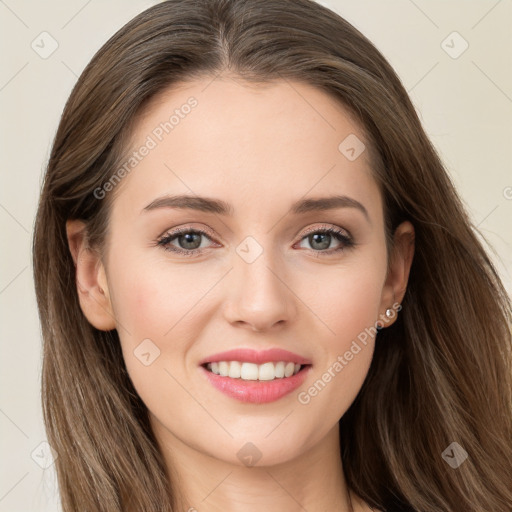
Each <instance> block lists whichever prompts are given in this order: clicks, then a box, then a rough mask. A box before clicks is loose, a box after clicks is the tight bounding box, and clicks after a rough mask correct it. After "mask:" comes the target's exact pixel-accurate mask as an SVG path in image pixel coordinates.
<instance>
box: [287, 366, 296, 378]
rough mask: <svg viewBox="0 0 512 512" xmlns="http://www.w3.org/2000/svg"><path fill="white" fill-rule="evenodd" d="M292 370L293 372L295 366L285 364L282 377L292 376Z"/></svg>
mask: <svg viewBox="0 0 512 512" xmlns="http://www.w3.org/2000/svg"><path fill="white" fill-rule="evenodd" d="M293 370H295V364H293V363H286V366H285V368H284V376H285V377H291V376H292V375H293Z"/></svg>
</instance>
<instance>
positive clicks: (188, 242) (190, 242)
mask: <svg viewBox="0 0 512 512" xmlns="http://www.w3.org/2000/svg"><path fill="white" fill-rule="evenodd" d="M194 238H195V240H194ZM182 239H185V245H183V244H182V243H181V240H182ZM178 242H179V244H180V246H181V247H182V248H183V249H197V248H198V247H199V246H200V245H201V234H200V233H185V234H184V235H180V236H179V237H178ZM197 242H198V243H197Z"/></svg>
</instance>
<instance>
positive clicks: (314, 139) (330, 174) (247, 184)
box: [115, 76, 381, 214]
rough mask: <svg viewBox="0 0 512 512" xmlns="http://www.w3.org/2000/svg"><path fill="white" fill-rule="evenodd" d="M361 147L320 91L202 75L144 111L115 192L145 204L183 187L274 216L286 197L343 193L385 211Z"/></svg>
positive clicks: (358, 133)
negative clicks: (126, 164)
mask: <svg viewBox="0 0 512 512" xmlns="http://www.w3.org/2000/svg"><path fill="white" fill-rule="evenodd" d="M365 146H367V141H366V138H365V134H364V131H363V130H362V129H361V127H360V126H359V124H358V123H357V122H356V121H355V120H354V118H353V116H352V115H351V114H350V112H349V111H348V109H346V108H345V107H344V106H343V105H342V104H341V103H340V102H338V101H336V100H335V99H334V98H333V97H332V96H331V95H329V94H327V93H325V92H323V91H322V90H320V89H318V88H315V87H313V86H311V85H308V84H304V83H302V82H292V81H289V80H282V81H273V82H269V83H258V84H255V83H248V82H245V81H242V80H241V79H239V78H234V77H229V76H221V77H217V78H215V77H213V78H212V77H205V78H203V79H196V80H194V81H190V82H183V83H180V84H178V85H176V86H173V87H171V88H169V89H167V90H165V91H164V92H163V93H161V94H159V95H158V96H156V97H155V98H153V99H152V100H151V101H150V102H149V103H148V104H147V105H146V106H145V107H144V109H143V111H142V112H141V113H140V114H139V116H138V117H137V120H136V124H135V129H134V131H133V134H132V138H131V144H130V147H129V148H128V151H127V152H126V162H127V161H128V159H129V158H130V156H131V155H133V152H137V153H139V156H138V158H137V161H135V160H133V158H132V160H133V161H132V163H133V165H131V166H130V165H129V166H127V168H129V172H128V173H125V174H127V175H126V177H124V178H123V179H122V181H121V183H120V185H118V187H117V189H116V191H115V192H116V196H119V197H118V199H119V200H120V201H122V202H124V203H126V204H128V203H129V204H130V205H132V206H136V207H140V208H143V207H144V206H145V205H146V204H147V203H149V202H150V201H151V200H153V199H155V197H157V196H159V195H162V194H167V193H168V194H171V193H172V194H176V193H180V194H183V193H185V194H191V195H207V196H215V197H219V198H222V199H223V200H225V201H226V202H229V203H230V204H233V205H234V212H235V214H236V213H237V212H241V211H242V209H243V210H248V209H251V210H252V212H258V211H260V212H261V210H262V209H265V211H274V212H276V213H277V206H278V205H279V204H282V203H283V202H284V203H286V204H287V205H288V204H291V203H293V202H295V201H296V200H297V199H299V198H301V197H308V196H319V195H320V196H321V195H325V194H327V193H329V194H334V193H337V194H346V195H350V196H352V197H354V199H356V200H359V201H361V202H362V201H363V200H364V199H365V198H366V199H367V201H368V202H370V203H371V205H370V208H372V207H375V208H376V209H377V210H379V209H380V207H381V202H380V201H381V200H380V194H379V191H378V187H377V184H376V183H375V181H374V179H373V177H372V173H371V169H370V158H369V152H368V150H366V149H365ZM144 147H146V148H149V149H146V150H143V151H142V149H143V148H144ZM347 150H348V152H347ZM141 153H144V156H140V154H141ZM359 153H360V155H358V154H359ZM354 156H355V157H356V158H354ZM118 199H117V198H116V202H117V201H118ZM144 202H145V203H144ZM143 203H144V204H143ZM372 205H373V206H372ZM140 208H139V210H140ZM124 213H125V214H126V213H127V212H124Z"/></svg>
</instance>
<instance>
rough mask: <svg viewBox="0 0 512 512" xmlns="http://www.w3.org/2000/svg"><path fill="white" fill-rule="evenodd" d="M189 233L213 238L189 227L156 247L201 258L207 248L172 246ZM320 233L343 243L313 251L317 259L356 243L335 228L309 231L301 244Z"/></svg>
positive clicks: (169, 236) (304, 235)
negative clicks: (175, 240)
mask: <svg viewBox="0 0 512 512" xmlns="http://www.w3.org/2000/svg"><path fill="white" fill-rule="evenodd" d="M189 233H193V234H198V235H202V236H204V237H206V238H208V239H209V240H211V236H212V235H211V233H209V232H207V231H203V230H201V229H195V228H194V229H192V228H189V227H185V228H178V229H176V230H175V231H172V232H171V233H166V234H165V235H164V236H163V237H161V238H160V239H159V240H158V241H157V244H156V245H157V246H159V247H162V248H163V249H164V250H165V251H170V252H172V253H175V254H180V255H182V256H186V257H193V256H199V255H200V254H201V253H203V252H204V250H205V248H202V249H201V248H197V249H188V250H187V249H181V248H179V247H176V246H171V245H170V243H171V241H173V240H174V239H175V238H177V237H178V236H180V235H183V234H189ZM318 233H321V234H324V235H332V236H334V238H336V239H337V240H338V241H339V242H341V245H340V247H337V248H334V249H328V250H320V251H319V250H315V249H311V251H312V252H313V254H314V256H315V257H317V258H321V257H324V256H330V255H332V254H335V253H339V252H341V251H344V250H346V249H349V248H351V247H353V246H354V245H355V242H354V241H353V240H352V238H351V237H350V236H349V235H347V234H345V231H342V230H341V229H338V228H334V227H325V228H314V229H310V230H309V231H306V233H304V234H303V236H302V238H301V239H300V240H299V242H302V240H304V239H305V238H307V237H308V236H310V235H313V234H318Z"/></svg>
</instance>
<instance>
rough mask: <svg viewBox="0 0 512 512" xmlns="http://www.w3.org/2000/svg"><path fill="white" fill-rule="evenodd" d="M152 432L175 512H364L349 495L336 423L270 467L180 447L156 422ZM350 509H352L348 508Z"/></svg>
mask: <svg viewBox="0 0 512 512" xmlns="http://www.w3.org/2000/svg"><path fill="white" fill-rule="evenodd" d="M152 424H153V430H154V432H155V435H156V437H157V440H158V443H159V445H160V448H161V450H162V451H163V455H164V458H165V462H166V465H167V467H168V472H169V474H171V475H173V476H172V487H173V489H174V492H175V493H177V495H176V497H175V501H176V502H177V503H178V504H179V506H178V508H177V510H179V511H184V512H196V511H197V512H236V511H240V510H244V512H260V511H261V510H265V511H266V512H278V511H279V512H280V511H282V510H287V511H290V512H295V511H297V512H299V511H300V512H303V511H304V510H307V511H308V512H316V511H318V512H320V511H325V510H337V511H340V512H357V511H358V510H362V507H361V503H360V500H358V499H357V498H356V497H355V496H354V495H350V496H349V491H348V489H347V486H346V482H345V478H344V474H343V468H342V463H341V457H340V446H339V432H338V424H336V426H335V427H334V428H333V429H332V430H331V431H330V432H329V433H328V434H327V435H326V436H325V437H324V438H323V439H322V440H321V441H320V442H319V443H318V444H316V445H314V446H313V447H312V448H310V449H309V450H307V451H305V452H303V453H300V455H298V456H297V457H295V458H294V459H292V460H287V461H284V462H282V463H279V464H274V465H269V466H259V465H255V466H251V467H247V466H244V465H243V464H241V463H240V464H235V463H231V462H227V461H224V460H219V459H218V458H214V457H211V456H210V455H208V454H207V453H205V452H204V451H200V450H198V449H195V448H194V447H190V446H188V445H186V444H185V443H183V442H182V441H181V440H180V439H178V438H177V437H175V436H174V435H173V434H172V433H170V432H169V431H168V430H167V429H165V428H164V427H163V426H162V425H161V424H160V423H159V422H158V421H157V420H155V419H154V418H152ZM351 501H352V504H353V507H352V504H351Z"/></svg>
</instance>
